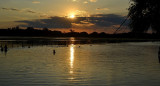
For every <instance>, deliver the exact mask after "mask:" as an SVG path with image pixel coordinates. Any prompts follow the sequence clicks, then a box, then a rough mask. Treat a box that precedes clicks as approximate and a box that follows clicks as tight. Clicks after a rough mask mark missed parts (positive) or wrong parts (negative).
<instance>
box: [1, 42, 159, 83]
mask: <svg viewBox="0 0 160 86" xmlns="http://www.w3.org/2000/svg"><path fill="white" fill-rule="evenodd" d="M159 45H160V42H138V43H136V42H128V43H96V44H92V45H91V44H70V45H68V46H59V45H37V46H31V47H30V48H28V47H26V46H24V47H19V46H18V45H14V46H15V47H12V48H11V47H10V48H9V50H8V52H7V53H6V55H5V53H4V52H1V53H0V86H160V64H159V63H158V54H157V53H158V47H159ZM20 46H21V45H20ZM54 49H55V50H56V54H55V55H54V54H53V50H54Z"/></svg>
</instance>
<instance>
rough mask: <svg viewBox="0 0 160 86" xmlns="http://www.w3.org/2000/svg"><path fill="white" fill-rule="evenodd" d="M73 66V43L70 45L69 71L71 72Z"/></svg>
mask: <svg viewBox="0 0 160 86" xmlns="http://www.w3.org/2000/svg"><path fill="white" fill-rule="evenodd" d="M73 68H74V45H73V44H71V45H70V73H71V74H72V73H73Z"/></svg>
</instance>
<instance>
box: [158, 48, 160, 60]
mask: <svg viewBox="0 0 160 86" xmlns="http://www.w3.org/2000/svg"><path fill="white" fill-rule="evenodd" d="M158 59H159V63H160V47H159V51H158Z"/></svg>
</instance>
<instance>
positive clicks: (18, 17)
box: [0, 0, 130, 33]
mask: <svg viewBox="0 0 160 86" xmlns="http://www.w3.org/2000/svg"><path fill="white" fill-rule="evenodd" d="M129 5H130V3H129V0H0V8H1V9H0V28H9V27H14V26H21V27H29V26H30V27H35V28H44V27H47V28H49V29H51V30H62V31H69V30H70V29H74V30H75V31H80V32H82V31H87V32H93V31H97V32H103V31H104V32H108V33H112V32H114V31H115V28H116V27H118V26H119V25H120V23H121V22H122V21H123V20H124V19H125V16H127V13H128V10H127V9H128V7H129Z"/></svg>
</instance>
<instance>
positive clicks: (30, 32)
mask: <svg viewBox="0 0 160 86" xmlns="http://www.w3.org/2000/svg"><path fill="white" fill-rule="evenodd" d="M0 36H36V37H39V36H44V37H101V38H147V39H148V38H154V39H155V38H156V39H157V38H158V39H159V38H160V34H156V33H153V34H149V33H132V32H129V33H119V34H107V33H105V32H101V33H98V32H92V33H87V32H75V31H74V30H70V32H66V33H63V32H61V31H51V30H49V29H48V28H43V29H42V30H39V29H34V28H33V27H27V28H26V29H21V28H19V27H13V28H8V29H0Z"/></svg>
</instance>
